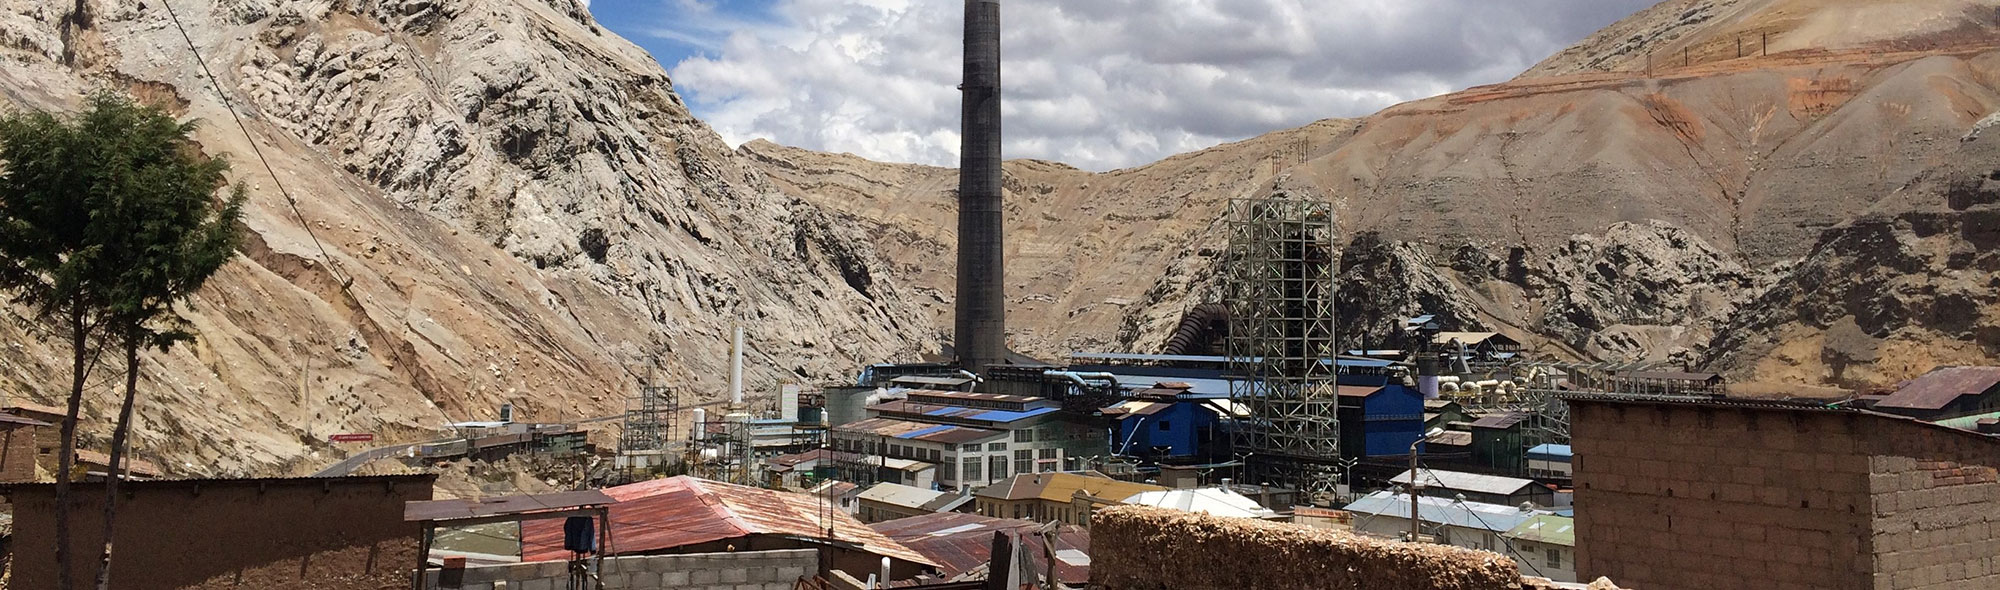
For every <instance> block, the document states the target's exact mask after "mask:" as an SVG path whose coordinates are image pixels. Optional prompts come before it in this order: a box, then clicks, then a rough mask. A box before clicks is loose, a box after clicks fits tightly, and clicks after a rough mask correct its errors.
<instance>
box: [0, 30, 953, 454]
mask: <svg viewBox="0 0 2000 590" xmlns="http://www.w3.org/2000/svg"><path fill="white" fill-rule="evenodd" d="M76 6H81V7H83V8H85V9H86V10H87V13H88V18H87V19H82V20H83V22H85V23H87V25H88V26H87V27H86V28H83V29H81V30H76V31H71V32H69V33H67V34H66V33H65V32H64V31H62V30H60V29H58V28H57V23H58V22H60V21H62V20H63V19H62V17H63V16H64V14H66V13H67V12H68V11H69V9H70V7H71V3H69V2H60V3H56V2H46V1H42V0H4V1H0V39H4V40H5V43H4V46H5V48H4V49H0V54H4V55H0V59H4V60H5V64H6V65H5V67H0V97H4V100H0V102H4V103H6V104H8V105H11V107H12V108H26V109H56V110H61V109H65V108H69V107H70V106H71V105H73V104H75V102H76V99H77V98H78V97H79V96H81V95H82V93H84V92H87V91H88V90H90V89H92V88H95V87H100V86H111V87H123V88H130V89H134V90H136V91H139V92H141V93H142V94H143V95H145V96H149V97H153V98H158V99H165V100H169V101H171V102H172V103H174V104H175V105H176V108H178V109H180V110H181V111H182V112H184V113H185V114H186V115H187V116H190V117H195V118H199V119H201V120H202V121H203V122H204V123H205V124H204V126H203V127H202V130H201V132H200V140H201V141H202V143H203V145H204V147H205V148H206V149H207V150H208V151H209V152H211V153H226V154H228V156H229V158H230V160H231V161H232V162H233V163H234V164H235V172H234V176H235V177H236V178H237V179H239V180H241V181H242V182H244V183H247V184H248V185H250V187H251V193H252V204H251V205H252V206H251V207H250V210H249V213H248V215H247V219H246V220H245V224H246V225H247V226H248V230H249V233H250V238H249V244H248V245H247V246H246V247H245V248H244V251H243V253H242V255H241V256H240V257H239V258H238V259H237V261H236V262H234V263H232V264H231V265H230V266H229V267H227V269H226V270H225V271H224V272H223V273H222V275H221V276H219V277H218V278H217V279H216V280H214V281H212V282H211V284H210V285H209V286H208V287H207V288H206V289H204V291H203V292H202V293H200V295H199V296H198V297H197V298H196V299H195V300H194V301H193V302H192V305H191V308H192V309H191V318H192V319H193V322H194V324H195V326H196V327H197V328H198V329H199V331H200V337H201V341H200V343H199V344H198V345H197V346H193V347H183V348H181V349H179V350H177V351H175V352H174V353H172V354H164V355H152V356H149V357H148V358H147V359H146V365H147V371H148V379H147V381H146V382H145V384H144V385H142V388H143V389H144V394H143V395H144V397H142V401H141V403H140V406H139V412H138V415H139V426H138V431H137V438H136V442H135V444H134V448H135V451H136V452H137V454H138V455H140V456H141V457H146V458H151V459H159V460H161V462H162V463H164V464H168V465H172V466H174V468H173V469H172V470H173V471H176V472H181V473H210V474H212V473H274V472H288V471H289V472H301V471H311V470H313V469H316V468H318V467H320V466H323V465H324V464H325V463H327V462H330V461H331V460H332V459H334V458H336V457H338V456H341V455H344V454H345V453H346V452H348V451H350V450H351V449H344V448H335V447H333V446H330V445H328V444H326V443H324V442H322V441H324V440H325V437H326V436H327V435H329V434H333V433H339V432H370V433H378V434H381V435H383V438H384V439H385V440H420V439H427V438H431V437H434V436H437V433H438V431H439V429H440V428H441V427H442V426H443V425H445V424H447V423H449V422H453V421H460V420H471V419H492V418H493V417H494V415H495V412H496V410H495V408H496V407H497V406H498V405H499V404H501V403H504V402H511V403H514V404H516V405H517V406H518V407H520V408H521V411H522V415H523V416H524V417H525V418H527V419H533V420H575V419H579V418H585V417H595V416H605V415H610V414H613V413H616V412H618V411H619V410H620V409H621V407H622V402H623V398H624V397H626V396H628V395H631V394H632V393H633V389H634V387H635V386H636V383H637V379H638V378H639V377H640V376H642V375H644V374H646V373H648V372H649V371H651V369H649V367H650V366H651V365H653V364H654V362H656V361H657V363H658V364H659V369H658V371H659V375H660V377H661V378H662V379H663V380H667V381H670V382H672V383H675V384H678V385H680V386H681V387H682V389H683V391H684V392H685V394H686V395H687V396H688V397H689V398H690V399H691V400H713V399H716V398H717V397H718V396H721V395H723V391H722V390H723V388H722V384H723V382H724V380H725V379H726V374H727V371H726V370H725V368H726V366H727V359H726V350H727V348H728V343H727V340H728V339H727V337H726V334H727V332H728V330H729V326H730V324H731V321H732V319H736V320H740V321H741V322H742V323H743V325H744V326H746V328H747V331H748V334H749V347H748V348H749V353H748V366H749V372H750V379H749V381H750V386H751V388H752V389H753V391H766V390H770V389H774V388H775V386H776V384H777V383H778V382H779V381H781V380H787V379H789V380H812V381H821V380H831V379H839V378H844V377H845V376H847V375H851V372H852V370H853V368H854V367H855V366H857V365H858V364H860V363H862V362H864V361H868V362H872V361H879V360H883V359H899V358H901V359H912V358H915V357H916V356H917V355H918V354H919V352H920V351H923V350H933V349H935V347H936V343H935V342H930V341H925V340H922V339H921V337H922V336H923V335H926V334H930V333H933V332H934V330H932V329H930V328H929V327H928V325H927V322H928V321H930V318H929V317H925V316H923V315H920V314H919V313H918V311H917V309H916V308H915V307H914V306H912V305H910V304H909V303H908V302H907V301H906V296H905V295H904V293H903V290H902V288H900V287H898V286H897V284H896V281H895V280H894V279H892V278H891V277H890V276H889V275H888V273H886V272H884V268H883V267H882V266H881V264H880V263H879V262H877V259H876V258H875V255H874V252H873V247H872V245H871V244H870V242H869V241H868V240H866V239H863V236H862V234H861V233H860V232H859V231H857V230H856V229H855V228H853V227H851V226H850V225H847V224H845V223H843V222H840V221H838V220H836V219H835V218H833V217H832V216H830V215H828V214H826V213H825V212H824V211H822V210H821V209H820V208H819V207H817V206H816V205H813V204H811V203H807V202H804V201H801V200H799V199H797V198H793V197H790V196H787V195H785V194H783V193H780V192H778V191H776V190H775V189H773V188H772V187H771V185H770V184H769V183H767V182H766V181H765V180H764V178H763V176H762V175H761V174H760V173H759V172H757V171H756V170H755V169H754V168H752V167H750V166H747V165H745V163H744V162H743V161H742V160H741V159H740V158H739V157H737V156H736V155H734V154H733V153H732V152H731V151H730V150H729V149H728V147H727V146H725V145H724V144H723V143H722V141H721V140H720V138H719V137H718V136H716V135H715V134H714V133H713V132H712V131H710V130H709V128H708V127H706V126H705V125H703V124H702V123H701V122H700V121H697V120H695V119H694V118H693V117H691V116H690V115H689V114H688V112H687V109H686V107H685V106H684V105H683V104H682V103H681V100H680V98H679V97H678V96H676V95H675V94H674V91H673V88H672V85H671V83H670V82H669V81H668V80H667V78H666V76H665V74H664V73H663V72H662V71H661V69H660V67H659V66H658V65H657V64H655V63H654V62H653V61H652V60H651V58H649V57H648V56H646V55H645V54H644V53H643V52H642V51H640V50H639V49H638V48H636V47H634V46H633V45H631V44H629V43H627V42H625V41H623V40H621V39H619V38H617V37H615V36H612V35H610V34H609V33H607V32H606V31H604V30H603V29H602V28H601V27H599V26H598V25H596V24H595V23H594V22H592V21H591V19H590V16H589V14H588V13H587V12H586V11H585V9H584V7H583V5H582V4H580V3H577V2H574V1H572V0H547V1H544V0H477V1H475V0H443V1H432V0H355V1H345V0H343V1H335V2H307V1H278V0H227V1H222V2H187V1H178V0H176V1H174V2H173V8H174V9H175V10H177V11H179V14H180V17H181V19H182V20H183V21H184V22H185V24H186V26H187V30H188V32H189V33H190V34H191V35H192V36H193V39H194V42H195V44H196V45H197V46H199V47H200V49H201V53H202V57H204V58H205V59H206V60H207V65H208V67H209V68H211V69H212V70H213V71H214V72H215V75H216V76H217V77H218V78H219V80H220V82H221V86H222V92H223V93H224V94H226V95H227V96H228V97H229V99H230V100H231V101H232V102H233V103H234V105H235V109H236V111H237V112H238V113H240V114H241V115H242V117H243V119H244V121H245V123H246V124H247V125H248V126H249V129H250V132H251V134H252V135H254V136H255V139H254V141H255V142H256V144H257V145H258V146H261V148H262V150H263V152H264V154H265V155H266V156H268V157H269V158H270V163H271V165H272V167H273V168H274V169H275V171H276V176H277V178H278V179H280V180H282V182H283V184H284V185H285V186H286V187H288V188H289V189H290V191H291V192H292V195H293V196H294V197H296V199H297V201H298V209H299V213H298V214H295V213H294V212H293V210H292V208H291V207H290V206H288V205H287V203H286V200H285V198H284V197H283V196H282V195H281V194H280V193H279V192H278V190H277V187H276V185H275V183H274V182H273V179H272V177H271V175H269V174H267V173H266V172H265V170H264V169H263V167H262V166H260V165H259V164H258V161H257V159H256V157H255V154H254V152H253V149H252V145H251V143H249V142H250V141H251V140H246V139H245V138H244V136H243V135H242V133H241V132H239V131H238V129H237V128H236V126H235V125H234V123H233V121H232V118H231V115H230V113H229V111H228V110H226V109H225V107H224V104H223V102H222V101H221V100H220V98H219V96H218V94H217V92H216V90H215V89H213V88H211V86H210V84H209V81H208V79H207V78H205V77H203V76H202V75H201V70H200V69H199V68H198V67H197V66H196V64H195V61H194V60H193V59H192V56H191V55H190V53H189V50H188V47H187V45H186V44H185V42H184V41H183V40H182V38H181V34H180V33H179V32H178V30H177V29H176V28H175V26H174V25H173V22H172V20H171V19H170V17H169V15H168V13H167V12H166V11H165V10H164V9H163V8H164V6H163V5H162V4H161V3H160V2H157V1H147V2H136V1H130V0H83V1H82V2H80V3H77V4H76ZM66 53H69V54H74V56H75V57H74V61H73V63H71V64H69V65H66V64H65V60H64V56H65V54H66ZM301 216H302V217H303V219H304V225H302V224H301V221H300V217H301ZM307 227H310V228H311V233H310V234H309V233H307V231H306V228H307ZM321 247H324V249H325V254H322V251H321ZM328 256H330V257H331V260H330V261H329V260H328ZM343 279H345V280H348V281H351V285H349V287H348V288H347V289H343V288H342V282H343ZM16 311H17V312H18V310H16ZM0 343H4V344H0V346H4V348H0V389H4V391H5V393H6V394H7V395H10V396H21V397H24V398H26V399H28V400H30V401H35V402H39V403H56V402H58V401H59V399H58V396H59V395H61V394H62V393H63V384H66V383H67V382H68V378H67V375H68V364H67V362H66V360H65V359H67V356H66V353H65V351H64V350H63V348H62V346H61V344H60V340H55V339H51V338H49V337H48V335H47V334H42V333H36V332H34V331H31V330H27V329H24V328H23V327H22V326H21V325H20V324H19V323H17V322H14V321H11V320H9V321H0ZM113 376H114V374H113V369H111V368H108V367H107V368H103V369H100V372H99V373H98V374H97V375H96V376H95V377H94V378H93V381H94V382H95V381H103V382H106V383H109V382H112V381H114V380H113V379H112V377H113ZM92 392H93V393H92V397H91V398H90V400H89V403H88V405H87V411H86V414H87V415H88V417H89V418H90V420H89V424H88V425H87V426H86V430H87V434H89V435H92V436H95V435H101V434H103V433H105V432H107V431H108V430H109V425H108V424H105V423H104V421H103V420H102V419H101V418H102V417H103V416H105V415H107V411H108V410H110V409H114V408H113V407H112V406H111V404H112V403H113V402H114V398H113V397H112V396H113V393H112V391H111V389H110V388H109V386H108V385H105V386H97V387H94V388H93V390H92Z"/></svg>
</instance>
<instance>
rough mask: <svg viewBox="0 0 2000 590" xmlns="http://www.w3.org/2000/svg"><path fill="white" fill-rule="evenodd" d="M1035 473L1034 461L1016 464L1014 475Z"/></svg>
mask: <svg viewBox="0 0 2000 590" xmlns="http://www.w3.org/2000/svg"><path fill="white" fill-rule="evenodd" d="M1034 472H1035V460H1034V459H1028V460H1026V461H1015V462H1014V473H1034Z"/></svg>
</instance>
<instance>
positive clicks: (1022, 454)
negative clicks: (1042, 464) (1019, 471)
mask: <svg viewBox="0 0 2000 590" xmlns="http://www.w3.org/2000/svg"><path fill="white" fill-rule="evenodd" d="M1033 458H1035V451H1033V450H1030V449H1021V450H1018V451H1014V459H1015V460H1020V459H1033Z"/></svg>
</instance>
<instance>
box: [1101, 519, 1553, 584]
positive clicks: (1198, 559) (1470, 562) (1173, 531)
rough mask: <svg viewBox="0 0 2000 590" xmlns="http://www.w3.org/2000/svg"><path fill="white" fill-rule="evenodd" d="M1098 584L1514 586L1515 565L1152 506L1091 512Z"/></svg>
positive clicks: (1438, 548) (1472, 554)
mask: <svg viewBox="0 0 2000 590" xmlns="http://www.w3.org/2000/svg"><path fill="white" fill-rule="evenodd" d="M1091 519H1092V521H1093V526H1092V527H1091V529H1090V537H1091V539H1090V583H1091V586H1092V587H1094V588H1101V589H1104V590H1126V589H1144V590H1154V589H1157V588H1173V589H1175V590H1203V589H1211V588H1213V589H1223V588H1227V589H1232V590H1233V589H1238V588H1259V589H1264V590H1293V589H1297V590H1307V589H1312V590H1318V589H1322V588H1396V589H1398V590H1503V589H1507V590H1511V589H1515V588H1520V587H1521V585H1522V579H1521V571H1520V569H1519V568H1518V567H1517V566H1515V564H1514V561H1513V560H1511V559H1508V558H1506V557H1502V556H1500V555H1499V554H1496V553H1489V552H1485V551H1474V550H1470V549H1460V548H1457V547H1450V546H1445V545H1432V544H1415V543H1398V542H1393V541H1381V540H1375V539H1370V538H1366V537H1359V536H1355V535H1351V534H1347V533H1341V532H1337V531H1331V530H1326V529H1315V528H1310V527H1305V526H1300V525H1293V524H1284V523H1269V522H1261V521H1256V520H1249V519H1237V518H1218V517H1213V516H1208V515H1204V514H1190V513H1186V512H1180V511H1176V510H1166V509H1161V508H1150V507H1144V506H1118V507H1113V508H1107V509H1104V510H1100V511H1098V512H1097V513H1096V514H1095V515H1092V516H1091Z"/></svg>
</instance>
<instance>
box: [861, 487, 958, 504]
mask: <svg viewBox="0 0 2000 590" xmlns="http://www.w3.org/2000/svg"><path fill="white" fill-rule="evenodd" d="M947 495H949V494H946V493H944V492H940V491H937V490H926V489H923V488H919V487H914V486H906V485H903V484H899V483H889V482H882V483H878V484H875V485H873V486H870V487H869V488H868V489H866V490H863V491H862V492H861V495H860V496H856V497H857V498H860V499H863V500H868V501H871V502H880V503H883V504H888V505H890V506H898V507H902V508H916V509H920V508H923V507H924V505H925V504H929V503H931V502H932V501H934V500H937V499H938V497H940V496H947Z"/></svg>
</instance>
